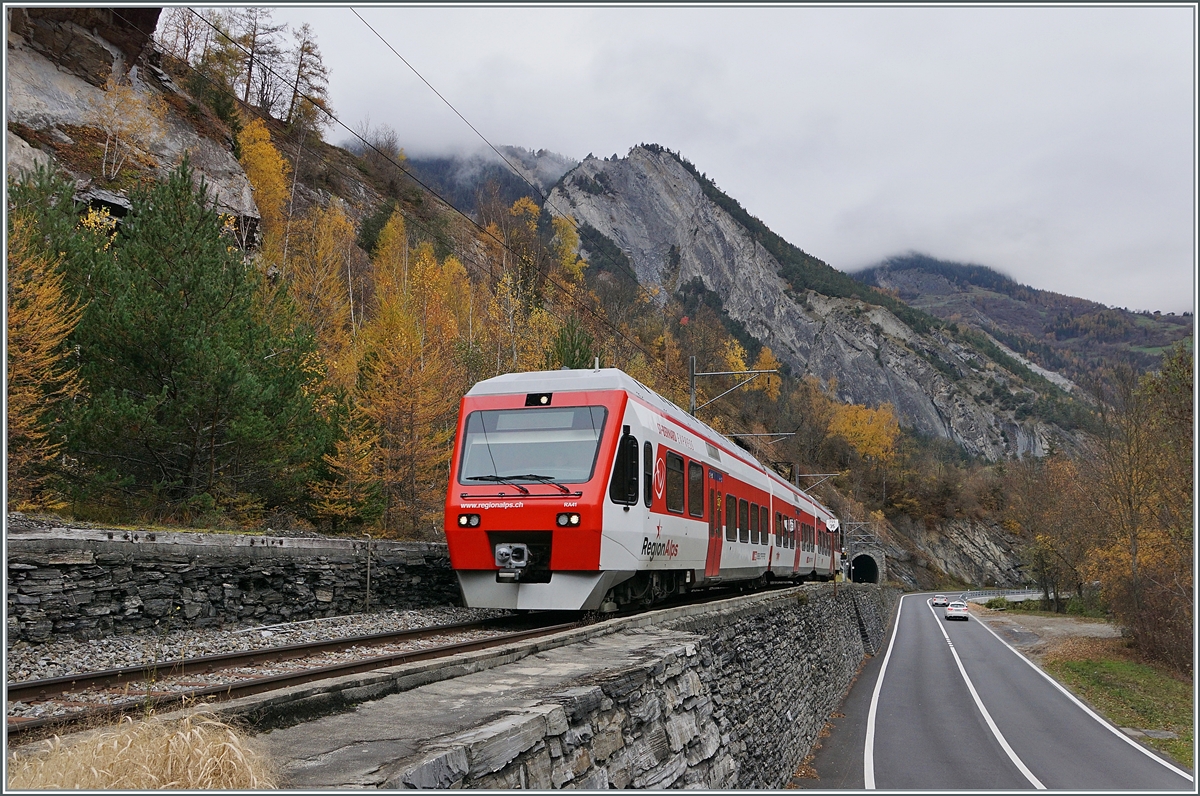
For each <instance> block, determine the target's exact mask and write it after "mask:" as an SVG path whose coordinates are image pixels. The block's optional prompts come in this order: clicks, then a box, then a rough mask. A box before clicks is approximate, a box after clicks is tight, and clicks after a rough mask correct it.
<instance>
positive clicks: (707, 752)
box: [687, 722, 721, 766]
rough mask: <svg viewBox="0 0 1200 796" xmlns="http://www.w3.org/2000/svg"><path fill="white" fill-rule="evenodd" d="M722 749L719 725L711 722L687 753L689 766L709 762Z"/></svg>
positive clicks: (704, 727) (702, 730) (705, 726)
mask: <svg viewBox="0 0 1200 796" xmlns="http://www.w3.org/2000/svg"><path fill="white" fill-rule="evenodd" d="M720 748H721V733H720V732H719V731H718V730H717V725H715V724H713V723H712V722H709V723H707V724H705V725H704V726H703V728H701V730H700V735H699V740H698V741H697V742H696V743H693V744H692V745H691V747H690V748H689V749H688V752H687V759H688V765H689V766H695V765H697V764H698V763H700V762H702V761H704V760H708V759H709V758H710V757H712V756H713V755H714V754H716V752H717V750H718V749H720Z"/></svg>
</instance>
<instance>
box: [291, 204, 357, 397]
mask: <svg viewBox="0 0 1200 796" xmlns="http://www.w3.org/2000/svg"><path fill="white" fill-rule="evenodd" d="M354 240H355V234H354V224H353V222H352V221H351V220H350V218H349V217H348V216H347V215H346V211H345V210H344V209H343V207H342V203H341V201H340V200H338V199H336V198H334V199H332V200H331V201H330V203H329V206H328V207H324V208H321V207H314V208H312V209H311V210H310V211H309V212H308V213H306V214H305V215H304V216H303V217H302V218H301V219H300V220H299V221H298V222H295V223H293V226H292V232H291V239H290V243H289V246H288V260H287V263H286V265H285V267H284V275H285V277H286V279H287V280H288V283H289V286H290V292H291V295H292V298H293V300H294V301H295V303H296V308H297V311H298V314H299V316H300V319H301V321H302V322H303V323H306V324H307V325H308V326H309V327H310V328H312V330H313V332H314V334H315V336H316V339H317V344H318V347H319V349H320V351H321V355H322V357H323V358H324V360H325V364H326V368H327V374H328V375H327V378H328V380H329V382H330V384H331V386H334V387H337V388H342V389H346V388H349V387H350V385H351V384H352V383H353V380H354V378H355V368H356V362H355V351H354V347H353V346H352V335H353V317H352V315H351V311H350V308H351V303H350V301H351V293H350V258H351V254H352V252H353V249H354Z"/></svg>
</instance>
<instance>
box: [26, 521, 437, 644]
mask: <svg viewBox="0 0 1200 796" xmlns="http://www.w3.org/2000/svg"><path fill="white" fill-rule="evenodd" d="M367 558H368V556H367V543H366V541H365V540H364V541H350V540H340V539H307V538H293V537H275V536H232V535H225V534H200V533H153V532H147V531H129V532H125V531H97V530H86V531H81V530H75V529H50V530H47V531H41V532H38V533H27V534H11V533H10V535H9V537H8V539H7V560H6V564H7V582H8V603H7V607H8V643H9V644H12V643H15V642H16V641H17V640H22V641H26V642H41V641H46V640H49V639H51V638H53V637H55V636H59V635H64V636H72V637H75V638H78V639H92V638H102V637H104V636H108V635H112V634H117V633H128V632H135V631H141V630H148V629H156V630H163V629H169V628H178V627H189V626H191V627H219V626H221V625H228V624H239V623H247V622H251V623H255V624H264V625H266V624H273V623H277V622H289V621H297V620H301V619H315V618H318V617H323V616H338V615H341V614H347V613H351V612H353V611H357V610H362V608H363V607H364V605H365V604H366V602H367V595H368V592H367V563H368V562H367ZM370 569H371V572H370V575H371V583H370V605H371V606H379V607H387V608H412V607H426V606H431V605H451V604H454V605H457V604H459V603H460V594H459V590H458V581H457V579H456V578H455V576H454V573H453V571H451V569H450V560H449V556H448V555H447V552H446V547H445V545H436V544H426V543H419V542H382V541H375V542H372V543H371V552H370Z"/></svg>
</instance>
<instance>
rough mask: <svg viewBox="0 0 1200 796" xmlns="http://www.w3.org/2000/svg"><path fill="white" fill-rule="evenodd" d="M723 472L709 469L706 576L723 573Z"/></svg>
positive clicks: (710, 576) (713, 576)
mask: <svg viewBox="0 0 1200 796" xmlns="http://www.w3.org/2000/svg"><path fill="white" fill-rule="evenodd" d="M721 480H722V479H721V473H718V472H717V471H715V470H712V469H710V470H709V471H708V557H707V558H706V559H705V561H704V577H706V578H715V577H717V576H718V575H720V574H721V492H720V490H719V489H717V487H718V486H720V484H721Z"/></svg>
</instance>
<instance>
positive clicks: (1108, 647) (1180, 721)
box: [1042, 638, 1195, 769]
mask: <svg viewBox="0 0 1200 796" xmlns="http://www.w3.org/2000/svg"><path fill="white" fill-rule="evenodd" d="M1042 667H1043V668H1044V669H1045V670H1046V671H1047V672H1048V673H1050V674H1051V675H1053V676H1054V677H1055V678H1056V679H1057V680H1058V681H1059V682H1060V683H1062V684H1063V685H1065V686H1066V687H1067V688H1069V689H1070V690H1071V691H1072V692H1073V693H1074V694H1075V695H1076V696H1078V697H1080V698H1082V699H1083V700H1085V701H1086V702H1087V703H1088V704H1089V705H1091V706H1092V707H1093V708H1094V709H1095V710H1096V711H1097V712H1099V713H1100V714H1101V715H1103V716H1104V717H1105V718H1107V719H1108V720H1109V721H1111V722H1112V723H1114V724H1116V725H1117V726H1118V727H1131V728H1133V729H1137V730H1161V731H1166V732H1173V733H1175V734H1176V735H1178V736H1179V737H1178V738H1151V737H1149V736H1147V737H1145V738H1139V739H1138V740H1140V741H1142V742H1144V743H1146V744H1147V745H1148V746H1151V747H1153V748H1154V749H1156V750H1158V751H1160V752H1163V753H1164V754H1167V755H1169V756H1170V757H1171V758H1173V759H1174V760H1176V761H1178V762H1179V763H1182V764H1183V765H1184V766H1186V767H1187V768H1188V769H1191V768H1192V766H1193V764H1194V760H1193V742H1194V738H1195V726H1194V723H1193V714H1192V698H1193V694H1192V683H1191V681H1190V680H1186V679H1182V678H1181V676H1179V675H1177V674H1173V673H1172V672H1170V671H1167V670H1165V669H1162V668H1160V667H1157V666H1154V665H1151V664H1148V663H1145V662H1143V661H1140V660H1138V658H1137V657H1136V653H1135V652H1134V651H1133V650H1131V649H1129V648H1128V647H1127V646H1126V645H1125V642H1124V641H1123V640H1122V639H1113V638H1105V639H1100V638H1073V639H1070V640H1068V641H1064V642H1063V643H1062V644H1060V645H1058V646H1057V647H1056V648H1055V649H1054V650H1053V651H1050V652H1048V653H1047V654H1046V657H1045V659H1044V660H1043V662H1042Z"/></svg>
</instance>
